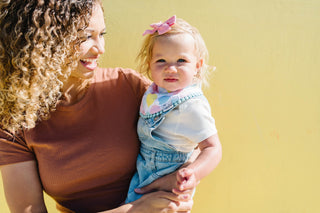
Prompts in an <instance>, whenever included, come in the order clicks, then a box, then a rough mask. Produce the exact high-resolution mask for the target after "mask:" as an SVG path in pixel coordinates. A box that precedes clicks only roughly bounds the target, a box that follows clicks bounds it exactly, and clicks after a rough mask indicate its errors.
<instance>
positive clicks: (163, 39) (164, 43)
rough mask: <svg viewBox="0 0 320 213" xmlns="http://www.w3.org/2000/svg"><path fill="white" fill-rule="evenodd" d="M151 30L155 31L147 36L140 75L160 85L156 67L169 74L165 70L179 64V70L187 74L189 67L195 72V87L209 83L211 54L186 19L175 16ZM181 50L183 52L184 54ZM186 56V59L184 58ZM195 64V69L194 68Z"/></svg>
mask: <svg viewBox="0 0 320 213" xmlns="http://www.w3.org/2000/svg"><path fill="white" fill-rule="evenodd" d="M150 26H151V27H153V28H154V29H153V30H147V31H146V32H145V33H144V34H147V35H146V38H145V40H144V42H143V45H142V48H141V49H140V52H139V55H138V57H137V59H138V62H139V70H140V72H141V73H143V74H146V75H147V76H148V77H149V78H150V79H151V80H153V81H155V83H156V84H157V82H156V80H157V79H155V77H156V76H154V75H153V73H154V69H155V67H156V68H159V67H161V66H162V68H161V69H162V70H165V69H167V68H164V67H165V66H167V67H169V66H170V65H171V66H173V65H174V62H176V63H175V68H177V69H179V67H181V69H182V70H183V68H185V67H186V66H188V67H187V69H189V70H190V68H192V67H193V68H194V70H193V71H194V73H193V74H192V75H193V79H192V82H191V83H200V82H203V83H206V80H207V79H206V78H207V74H208V72H209V71H210V67H209V66H208V65H207V61H208V59H209V54H208V50H207V47H206V45H205V42H204V40H203V38H202V36H201V35H200V33H199V31H198V30H197V29H196V28H195V27H193V26H191V25H190V24H189V23H187V22H186V21H184V20H183V19H179V18H178V19H175V16H174V17H171V18H170V19H169V20H168V21H166V22H164V23H158V24H152V25H150ZM179 47H180V48H182V49H180V51H179V50H178V49H179ZM180 53H181V55H179V54H180ZM185 55H186V58H183V57H184V56H185ZM185 60H186V62H184V61H185ZM193 62H194V64H193V65H192V64H190V63H193ZM165 63H166V64H165ZM160 65H161V66H160ZM158 70H159V69H158ZM163 72H164V71H163ZM158 73H159V72H158ZM177 73H179V72H177ZM177 75H179V74H177ZM159 86H161V85H159ZM185 86H188V85H185Z"/></svg>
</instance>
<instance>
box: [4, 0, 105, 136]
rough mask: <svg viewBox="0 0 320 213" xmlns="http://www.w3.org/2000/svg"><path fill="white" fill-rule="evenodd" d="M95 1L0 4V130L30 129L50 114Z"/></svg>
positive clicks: (11, 1)
mask: <svg viewBox="0 0 320 213" xmlns="http://www.w3.org/2000/svg"><path fill="white" fill-rule="evenodd" d="M95 2H98V3H100V4H101V2H100V0H98V1H94V0H92V1H90V0H88V1H82V0H66V1H58V0H0V127H1V128H2V129H6V130H8V131H10V132H12V133H15V132H16V131H18V130H21V129H23V128H26V129H29V128H33V127H34V126H35V125H36V123H37V121H39V120H43V119H47V118H48V117H49V113H50V111H52V110H53V109H55V106H56V104H57V101H58V100H59V98H60V97H61V95H62V93H61V88H62V86H63V82H64V81H65V80H66V79H67V78H68V77H69V76H70V73H71V70H73V69H75V68H76V66H77V63H78V57H79V53H78V51H77V46H78V45H80V42H81V39H80V38H81V36H82V35H83V32H84V29H85V28H86V27H87V26H88V23H89V19H90V17H91V13H92V7H93V4H94V3H95Z"/></svg>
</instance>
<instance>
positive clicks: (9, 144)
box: [0, 129, 35, 166]
mask: <svg viewBox="0 0 320 213" xmlns="http://www.w3.org/2000/svg"><path fill="white" fill-rule="evenodd" d="M30 160H35V157H34V154H33V152H32V151H31V150H30V149H29V148H28V146H27V144H26V143H25V141H24V139H23V137H22V136H14V135H12V134H10V133H8V132H7V131H5V130H1V129H0V166H3V165H8V164H13V163H19V162H24V161H30Z"/></svg>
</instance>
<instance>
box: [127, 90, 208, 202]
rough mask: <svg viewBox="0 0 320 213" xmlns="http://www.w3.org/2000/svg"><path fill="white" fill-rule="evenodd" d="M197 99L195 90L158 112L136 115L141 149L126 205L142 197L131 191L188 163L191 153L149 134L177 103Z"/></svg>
mask: <svg viewBox="0 0 320 213" xmlns="http://www.w3.org/2000/svg"><path fill="white" fill-rule="evenodd" d="M199 96H203V93H202V91H201V90H200V89H197V90H196V92H192V93H190V94H189V95H187V96H184V97H181V98H179V99H176V100H174V101H172V102H171V103H170V104H167V105H166V106H164V107H163V109H162V110H161V111H160V112H157V113H153V114H148V115H143V114H141V113H140V118H139V121H138V135H139V139H140V141H141V147H140V153H139V155H138V158H137V172H136V173H135V174H134V176H133V178H132V179H131V183H130V187H129V191H128V196H127V199H126V203H129V202H133V201H135V200H137V199H139V198H140V197H141V196H142V195H141V194H137V193H135V192H134V189H135V188H140V187H143V186H146V185H148V184H150V183H152V182H153V181H154V180H156V179H158V178H159V177H162V176H164V175H167V174H170V173H172V172H174V171H176V170H177V169H178V168H179V167H180V166H181V165H183V164H184V163H185V162H186V161H187V160H188V158H189V157H190V155H191V154H192V152H189V153H184V152H179V151H177V150H176V149H175V147H173V146H172V145H169V144H168V143H166V141H164V140H163V139H162V138H160V137H157V136H156V135H155V134H153V131H154V130H155V129H157V128H158V126H159V125H161V123H162V122H163V121H164V120H165V118H166V115H167V114H168V113H169V112H171V111H172V110H173V109H175V108H176V107H177V106H178V105H179V104H181V103H184V102H185V101H187V100H189V99H191V98H194V97H199Z"/></svg>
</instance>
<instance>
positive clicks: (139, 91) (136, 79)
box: [122, 69, 151, 103]
mask: <svg viewBox="0 0 320 213" xmlns="http://www.w3.org/2000/svg"><path fill="white" fill-rule="evenodd" d="M122 72H123V73H124V74H125V76H126V79H127V80H128V82H129V84H130V85H131V88H132V91H133V92H134V93H135V96H136V97H137V98H138V102H139V103H140V101H141V99H142V96H143V94H144V93H145V91H146V90H147V88H148V86H149V85H150V84H151V81H150V80H149V79H147V78H146V77H145V76H143V75H141V74H140V73H138V72H136V71H135V70H132V69H123V70H122Z"/></svg>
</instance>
